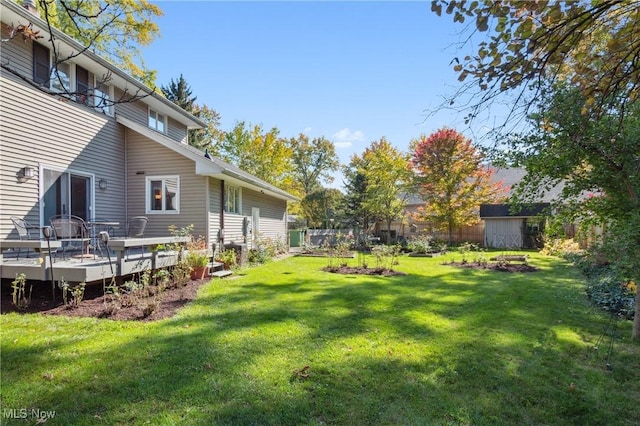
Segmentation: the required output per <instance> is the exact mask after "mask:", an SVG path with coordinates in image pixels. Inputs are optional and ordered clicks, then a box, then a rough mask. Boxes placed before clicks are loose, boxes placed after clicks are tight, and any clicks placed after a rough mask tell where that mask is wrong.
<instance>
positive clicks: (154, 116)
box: [149, 109, 167, 133]
mask: <svg viewBox="0 0 640 426" xmlns="http://www.w3.org/2000/svg"><path fill="white" fill-rule="evenodd" d="M166 121H167V118H166V117H165V116H164V115H162V114H160V113H159V112H157V111H154V110H152V109H149V127H150V128H152V129H153V130H157V131H158V132H160V133H166V130H165V129H166Z"/></svg>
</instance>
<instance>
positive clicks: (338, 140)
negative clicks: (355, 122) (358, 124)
mask: <svg viewBox="0 0 640 426" xmlns="http://www.w3.org/2000/svg"><path fill="white" fill-rule="evenodd" d="M363 140H364V133H363V132H361V131H360V130H356V131H353V132H352V131H351V130H349V128H348V127H345V128H344V129H341V130H338V131H337V132H336V133H334V134H333V143H334V145H335V146H336V148H348V147H350V146H351V145H353V143H354V142H360V141H363Z"/></svg>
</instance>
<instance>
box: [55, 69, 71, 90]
mask: <svg viewBox="0 0 640 426" xmlns="http://www.w3.org/2000/svg"><path fill="white" fill-rule="evenodd" d="M70 69H71V67H70V66H69V64H65V63H59V64H58V65H57V66H56V67H55V68H51V79H50V81H51V88H52V89H53V90H56V91H58V92H64V93H68V92H69V91H71V78H70V72H69V70H70Z"/></svg>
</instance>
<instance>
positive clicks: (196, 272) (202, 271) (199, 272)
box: [191, 266, 209, 280]
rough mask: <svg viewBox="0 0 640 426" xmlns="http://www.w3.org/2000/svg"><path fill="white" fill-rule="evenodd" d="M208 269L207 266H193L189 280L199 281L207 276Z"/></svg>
mask: <svg viewBox="0 0 640 426" xmlns="http://www.w3.org/2000/svg"><path fill="white" fill-rule="evenodd" d="M208 272H209V268H208V267H207V266H194V267H192V268H191V279H192V280H201V279H203V278H205V277H207V276H209V274H208Z"/></svg>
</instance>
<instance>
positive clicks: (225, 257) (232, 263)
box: [216, 248, 238, 270]
mask: <svg viewBox="0 0 640 426" xmlns="http://www.w3.org/2000/svg"><path fill="white" fill-rule="evenodd" d="M216 261H217V262H220V263H222V264H223V265H224V269H225V270H230V269H233V268H235V267H236V266H237V265H238V259H237V257H236V251H235V250H234V249H232V248H227V249H222V250H220V252H219V253H218V255H217V256H216Z"/></svg>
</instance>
